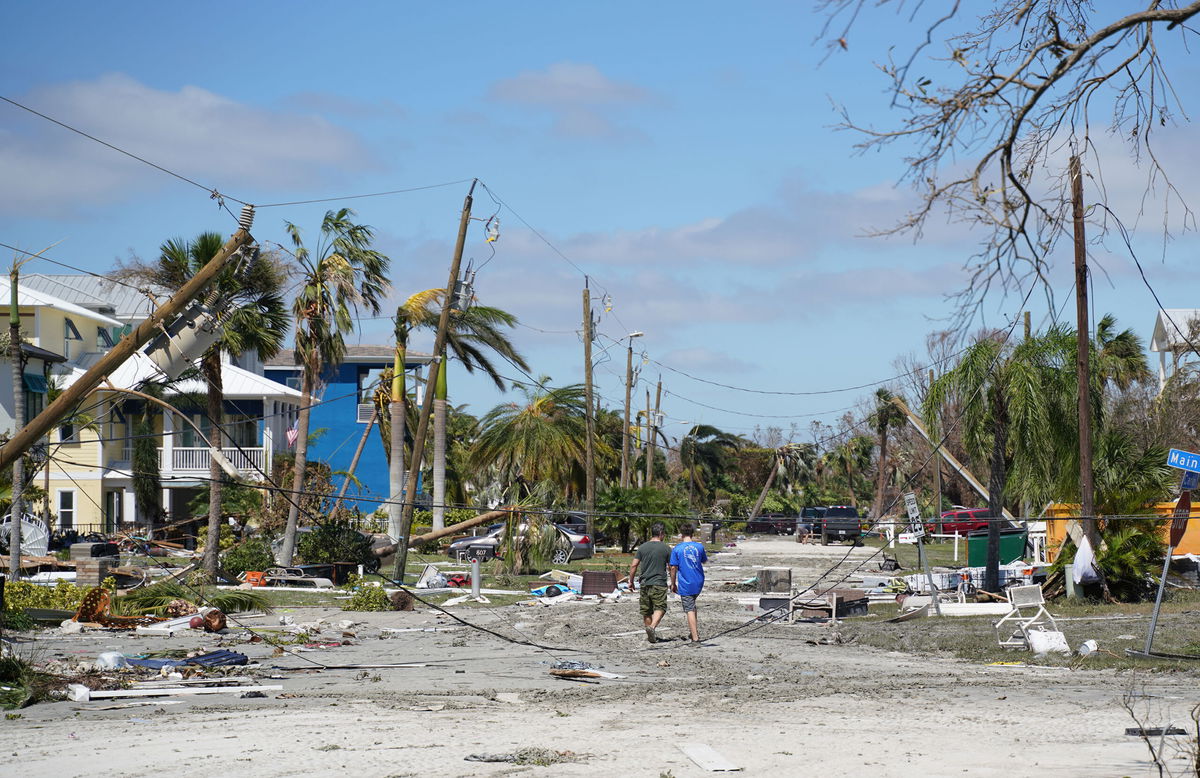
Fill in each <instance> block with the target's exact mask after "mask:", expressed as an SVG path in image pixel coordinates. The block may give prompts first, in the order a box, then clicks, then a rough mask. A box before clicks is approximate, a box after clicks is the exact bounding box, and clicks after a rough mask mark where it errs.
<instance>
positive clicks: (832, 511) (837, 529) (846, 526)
mask: <svg viewBox="0 0 1200 778" xmlns="http://www.w3.org/2000/svg"><path fill="white" fill-rule="evenodd" d="M815 531H816V532H820V533H821V545H822V546H828V545H829V541H831V540H842V541H845V540H849V541H850V542H851V543H853V544H854V545H856V546H857V545H858V544H859V543H861V542H862V520H861V517H860V516H859V515H858V509H857V508H854V507H852V506H850V505H830V506H829V507H828V508H826V509H825V515H824V516H822V517H821V518H820V520H818V522H817V524H816V530H815Z"/></svg>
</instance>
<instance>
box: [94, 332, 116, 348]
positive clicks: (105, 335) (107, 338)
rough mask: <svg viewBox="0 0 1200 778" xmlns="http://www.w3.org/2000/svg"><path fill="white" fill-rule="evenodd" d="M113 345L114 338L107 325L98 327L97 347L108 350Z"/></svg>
mask: <svg viewBox="0 0 1200 778" xmlns="http://www.w3.org/2000/svg"><path fill="white" fill-rule="evenodd" d="M112 347H113V338H112V335H110V334H109V332H108V329H107V328H105V327H97V328H96V348H98V349H100V350H101V351H106V350H108V349H110V348H112Z"/></svg>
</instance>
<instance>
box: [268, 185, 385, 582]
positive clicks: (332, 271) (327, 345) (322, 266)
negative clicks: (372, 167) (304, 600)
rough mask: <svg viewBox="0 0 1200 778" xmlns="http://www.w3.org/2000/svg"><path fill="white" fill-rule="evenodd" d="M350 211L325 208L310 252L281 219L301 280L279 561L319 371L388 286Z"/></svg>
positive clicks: (287, 540) (284, 559)
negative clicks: (294, 410)
mask: <svg viewBox="0 0 1200 778" xmlns="http://www.w3.org/2000/svg"><path fill="white" fill-rule="evenodd" d="M353 218H354V211H352V210H350V209H349V208H342V209H341V210H339V211H327V212H326V213H325V219H324V220H323V221H322V222H321V234H320V238H319V240H318V241H317V246H316V249H315V251H309V249H308V248H307V247H306V246H305V245H304V241H303V240H302V239H301V237H300V229H299V228H298V227H297V226H296V225H294V224H292V223H291V222H287V223H286V228H287V232H288V235H289V236H290V237H291V239H292V245H293V246H294V247H295V257H296V262H297V263H298V264H299V265H300V268H301V272H302V275H303V282H302V285H301V287H300V292H299V294H297V295H296V301H295V303H294V304H293V306H292V312H293V314H294V316H295V319H296V350H295V353H296V362H297V364H299V365H300V368H301V373H300V392H301V395H302V398H301V401H300V402H301V405H300V417H299V419H298V422H297V427H298V433H299V434H298V437H297V439H296V462H295V465H294V467H295V472H294V474H293V476H292V495H293V499H292V500H290V502H291V507H290V508H289V510H288V521H287V529H286V530H285V532H284V536H283V547H282V548H281V549H280V554H279V555H280V562H281V563H283V564H291V561H292V554H293V552H294V551H295V548H296V529H297V527H298V525H299V520H300V502H299V500H298V499H295V498H297V497H298V496H299V494H300V492H301V491H303V489H304V473H305V467H306V465H307V462H308V422H309V416H310V407H311V406H312V398H313V394H314V393H315V392H316V389H317V385H318V383H319V381H320V380H321V374H322V372H323V371H324V370H326V369H328V368H330V367H335V366H337V365H338V364H340V363H341V361H342V358H343V357H344V356H345V353H346V342H345V335H346V333H348V332H351V331H353V329H354V318H353V317H354V313H355V312H357V311H358V310H360V309H365V310H366V311H369V312H370V313H373V314H374V313H378V312H379V308H380V304H381V303H382V302H383V297H384V295H385V294H386V292H387V289H388V282H387V277H386V276H387V271H388V265H389V260H388V258H387V257H386V256H384V255H383V254H381V253H379V252H378V251H376V250H375V249H373V248H371V241H372V240H373V239H374V237H375V233H374V230H372V229H371V228H370V227H368V226H366V225H363V224H355V223H354V222H353V221H352V219H353Z"/></svg>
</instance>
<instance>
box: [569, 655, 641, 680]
mask: <svg viewBox="0 0 1200 778" xmlns="http://www.w3.org/2000/svg"><path fill="white" fill-rule="evenodd" d="M550 675H553V676H556V677H558V678H608V679H615V678H624V677H625V676H623V675H617V674H616V673H606V672H604V671H603V670H597V669H596V667H595V666H594V665H591V664H589V663H587V662H575V661H572V660H569V659H564V660H561V661H558V662H555V663H554V664H553V665H551V668H550Z"/></svg>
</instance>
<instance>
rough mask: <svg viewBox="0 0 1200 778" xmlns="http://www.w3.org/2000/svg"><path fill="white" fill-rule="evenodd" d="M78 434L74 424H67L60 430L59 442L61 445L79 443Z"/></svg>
mask: <svg viewBox="0 0 1200 778" xmlns="http://www.w3.org/2000/svg"><path fill="white" fill-rule="evenodd" d="M78 434H79V430H78V429H77V428H76V427H75V425H74V423H72V422H67V423H66V424H63V425H62V426H61V427H59V428H58V441H59V442H60V443H78V442H79V439H78V438H77V437H76V435H78Z"/></svg>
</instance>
